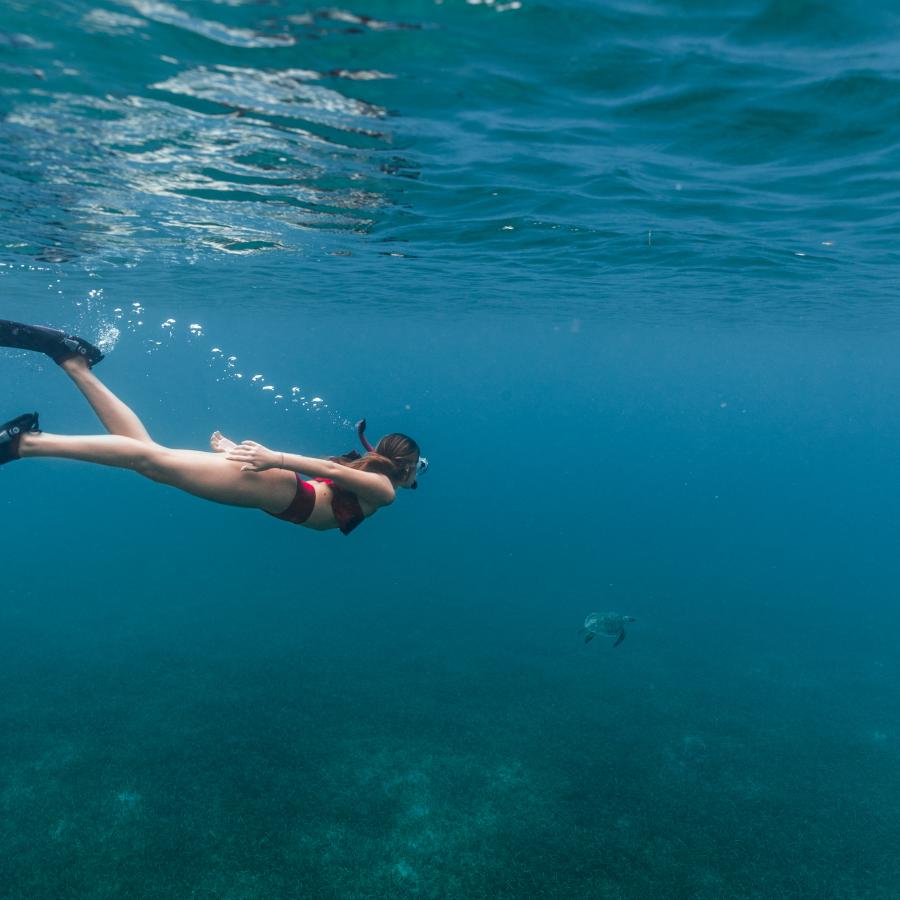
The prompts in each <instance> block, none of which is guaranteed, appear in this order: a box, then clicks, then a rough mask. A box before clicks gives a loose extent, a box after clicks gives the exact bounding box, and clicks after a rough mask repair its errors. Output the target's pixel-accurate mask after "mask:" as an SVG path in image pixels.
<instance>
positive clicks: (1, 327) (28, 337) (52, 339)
mask: <svg viewBox="0 0 900 900" xmlns="http://www.w3.org/2000/svg"><path fill="white" fill-rule="evenodd" d="M0 347H14V348H16V349H17V350H35V351H37V352H38V353H46V354H47V356H49V357H50V358H51V359H52V360H53V361H54V362H55V363H57V364H58V363H61V362H62V361H63V360H65V359H68V358H69V357H70V356H75V355H76V354H80V355H81V356H83V357H84V358H85V359H86V360H87V362H88V365H89V366H91V367H93V366H95V365H97V363H98V362H100V360H101V359H103V354H102V353H101V352H100V351H99V350H98V349H97V348H96V347H95V346H94V345H93V344H91V343H89V342H88V341H86V340H85V339H84V338H80V337H76V336H75V335H74V334H66V332H65V331H60V330H59V329H58V328H47V327H46V326H45V325H26V324H24V323H23V322H10V321H9V320H8V319H0Z"/></svg>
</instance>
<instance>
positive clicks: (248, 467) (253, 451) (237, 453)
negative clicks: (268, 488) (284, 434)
mask: <svg viewBox="0 0 900 900" xmlns="http://www.w3.org/2000/svg"><path fill="white" fill-rule="evenodd" d="M225 458H226V459H233V460H234V461H235V462H241V463H244V465H242V466H241V471H242V472H265V470H266V469H276V468H278V466H279V465H280V464H281V462H282V460H283V459H284V454H283V453H276V452H275V451H274V450H269V449H268V448H266V447H263V445H262V444H257V443H256V441H241V442H240V444H238V445H237V446H236V447H232V448H231V450H229V451H228V452H227V453H226V454H225Z"/></svg>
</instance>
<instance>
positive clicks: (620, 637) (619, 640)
mask: <svg viewBox="0 0 900 900" xmlns="http://www.w3.org/2000/svg"><path fill="white" fill-rule="evenodd" d="M624 640H625V629H624V628H623V629H622V630H621V631H620V632H619V636H618V637H617V638H616V642H615V643H614V644H613V647H618V646H619V644H621V643H622V641H624Z"/></svg>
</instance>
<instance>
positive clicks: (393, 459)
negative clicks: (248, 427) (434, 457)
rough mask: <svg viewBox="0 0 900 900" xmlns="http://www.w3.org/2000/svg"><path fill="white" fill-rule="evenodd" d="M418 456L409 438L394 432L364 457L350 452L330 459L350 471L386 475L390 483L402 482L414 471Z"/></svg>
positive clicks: (414, 445)
mask: <svg viewBox="0 0 900 900" xmlns="http://www.w3.org/2000/svg"><path fill="white" fill-rule="evenodd" d="M419 454H420V450H419V445H418V444H417V443H416V442H415V441H414V440H413V439H412V438H411V437H408V436H407V435H405V434H399V433H396V432H395V433H394V434H386V435H385V436H384V437H383V438H382V439H381V440H380V441H379V442H378V445H377V446H376V447H375V449H374V450H373V451H372V452H370V453H367V454H366V455H365V456H359V454H358V453H355V452H351V453H346V454H344V456H334V457H332V459H333V460H334V461H335V462H338V463H340V464H341V465H342V466H347V467H348V468H350V469H360V470H361V471H363V472H378V473H379V474H381V475H387V477H388V478H390V479H391V481H403V479H404V478H406V477H407V476H408V475H409V473H410V472H411V471H414V470H415V468H416V463H417V462H418V460H419ZM354 457H355V458H354Z"/></svg>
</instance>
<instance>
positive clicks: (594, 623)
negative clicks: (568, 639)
mask: <svg viewBox="0 0 900 900" xmlns="http://www.w3.org/2000/svg"><path fill="white" fill-rule="evenodd" d="M633 621H634V616H622V615H619V613H614V612H608V613H591V614H590V615H589V616H588V617H587V618H586V619H585V620H584V628H582V629H581V633H582V634H583V635H584V642H585V643H587V642H588V641H592V640H593V639H594V636H595V635H597V634H614V635H616V641H615V643H614V644H613V647H618V646H619V644H621V643H622V641H624V640H625V626H626V625H627V624H628V623H629V622H633Z"/></svg>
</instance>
